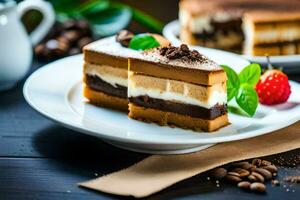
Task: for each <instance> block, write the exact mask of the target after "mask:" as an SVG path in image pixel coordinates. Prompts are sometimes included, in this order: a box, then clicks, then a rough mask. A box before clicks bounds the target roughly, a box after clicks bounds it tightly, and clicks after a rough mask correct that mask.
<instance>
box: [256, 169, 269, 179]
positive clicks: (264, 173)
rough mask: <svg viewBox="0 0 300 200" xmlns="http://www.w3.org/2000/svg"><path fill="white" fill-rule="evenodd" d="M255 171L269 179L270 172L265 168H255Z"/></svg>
mask: <svg viewBox="0 0 300 200" xmlns="http://www.w3.org/2000/svg"><path fill="white" fill-rule="evenodd" d="M255 172H257V173H260V174H261V175H262V176H263V177H264V178H265V179H266V180H269V179H271V178H272V173H271V172H270V171H268V170H266V169H263V168H256V169H255Z"/></svg>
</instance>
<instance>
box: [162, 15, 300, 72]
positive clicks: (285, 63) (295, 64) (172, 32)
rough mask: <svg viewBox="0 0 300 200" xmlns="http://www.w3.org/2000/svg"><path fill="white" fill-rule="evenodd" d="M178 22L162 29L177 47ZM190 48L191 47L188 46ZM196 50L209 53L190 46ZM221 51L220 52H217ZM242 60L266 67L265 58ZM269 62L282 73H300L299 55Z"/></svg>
mask: <svg viewBox="0 0 300 200" xmlns="http://www.w3.org/2000/svg"><path fill="white" fill-rule="evenodd" d="M179 29H180V25H179V21H178V20H175V21H172V22H170V23H168V24H167V25H166V26H165V27H164V29H163V35H164V36H165V37H166V38H167V39H168V40H170V41H171V43H173V44H174V45H179V44H181V43H182V42H181V41H180V39H179V38H178V35H179ZM190 46H191V45H190ZM192 48H195V49H197V50H199V51H200V52H201V51H206V50H207V51H209V50H208V49H210V48H206V47H200V46H192ZM218 51H222V50H218ZM242 56H243V57H244V58H246V59H247V60H249V61H251V62H256V63H260V64H262V65H267V59H266V57H265V56H247V55H242ZM270 59H271V62H272V64H273V65H274V66H278V67H283V69H284V71H287V72H300V68H299V63H300V55H286V56H270Z"/></svg>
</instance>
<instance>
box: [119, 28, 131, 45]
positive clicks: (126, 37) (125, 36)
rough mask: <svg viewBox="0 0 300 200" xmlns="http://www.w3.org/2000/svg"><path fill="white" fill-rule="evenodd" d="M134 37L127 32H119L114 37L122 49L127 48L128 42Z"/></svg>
mask: <svg viewBox="0 0 300 200" xmlns="http://www.w3.org/2000/svg"><path fill="white" fill-rule="evenodd" d="M133 37H134V34H133V33H132V32H130V31H128V30H121V31H120V32H119V33H118V34H117V35H116V41H117V42H119V43H120V44H121V45H122V46H124V47H129V42H130V41H131V39H132V38H133Z"/></svg>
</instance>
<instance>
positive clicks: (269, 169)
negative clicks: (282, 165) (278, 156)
mask: <svg viewBox="0 0 300 200" xmlns="http://www.w3.org/2000/svg"><path fill="white" fill-rule="evenodd" d="M262 168H263V169H266V170H268V171H269V172H271V173H276V172H277V170H278V169H277V167H276V166H275V165H267V166H263V167H262Z"/></svg>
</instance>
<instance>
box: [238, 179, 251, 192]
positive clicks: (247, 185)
mask: <svg viewBox="0 0 300 200" xmlns="http://www.w3.org/2000/svg"><path fill="white" fill-rule="evenodd" d="M250 185H251V183H250V182H249V181H242V182H239V183H238V185H237V186H238V187H239V188H242V189H246V190H247V189H249V188H250Z"/></svg>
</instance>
